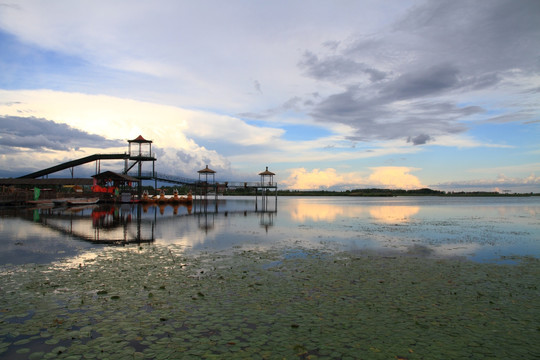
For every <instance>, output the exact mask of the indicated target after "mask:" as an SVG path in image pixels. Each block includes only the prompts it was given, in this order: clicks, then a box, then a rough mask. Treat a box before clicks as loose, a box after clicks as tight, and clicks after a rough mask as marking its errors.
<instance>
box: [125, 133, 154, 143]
mask: <svg viewBox="0 0 540 360" xmlns="http://www.w3.org/2000/svg"><path fill="white" fill-rule="evenodd" d="M128 142H136V143H151V142H152V140H146V139H145V138H143V137H142V135H139V136H137V137H136V138H135V139H133V140H128Z"/></svg>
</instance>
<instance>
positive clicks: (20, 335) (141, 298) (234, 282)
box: [0, 246, 540, 359]
mask: <svg viewBox="0 0 540 360" xmlns="http://www.w3.org/2000/svg"><path fill="white" fill-rule="evenodd" d="M236 250H237V251H236V252H235V253H232V254H230V253H227V254H225V253H223V254H219V253H213V252H212V253H202V254H198V255H186V254H185V253H184V252H183V250H182V249H181V248H179V247H174V246H169V247H161V246H148V247H139V246H134V247H126V248H122V249H113V248H107V249H105V250H103V252H102V253H100V254H99V256H97V257H95V258H94V259H90V260H88V261H84V260H81V262H80V263H79V264H75V263H73V262H70V263H69V264H70V265H68V266H52V265H21V266H17V267H4V268H3V269H2V271H1V274H0V289H1V290H0V291H1V293H2V297H1V300H0V323H1V326H0V356H2V357H6V358H9V357H17V358H29V359H33V358H44V359H49V358H74V359H75V358H104V357H111V358H139V359H153V358H156V359H170V358H183V359H184V358H187V359H189V358H193V359H196V358H210V359H212V358H246V359H252V358H262V359H265V358H268V359H274V358H287V359H289V358H302V359H315V358H334V359H343V358H351V359H352V358H370V359H372V358H375V359H377V358H380V359H388V358H398V359H427V358H429V359H432V358H466V357H468V358H478V357H481V356H483V357H494V358H516V357H517V358H521V359H526V358H531V359H532V358H536V357H537V356H538V355H539V354H540V344H539V343H538V341H536V339H537V338H538V336H539V334H540V332H539V331H540V328H539V327H538V320H539V319H540V301H539V300H540V292H539V290H538V285H537V284H538V283H539V279H540V261H539V260H538V259H533V258H523V259H521V261H520V262H519V263H518V264H517V265H500V264H480V263H473V262H467V261H457V260H441V259H429V258H416V257H412V256H408V257H407V256H394V257H384V256H358V255H355V254H351V253H337V254H333V253H329V252H327V253H324V252H321V251H313V250H301V249H300V251H299V250H298V249H297V250H296V251H289V252H284V251H278V250H272V251H242V250H241V249H238V248H237V249H236ZM291 254H292V255H291ZM57 265H62V264H57Z"/></svg>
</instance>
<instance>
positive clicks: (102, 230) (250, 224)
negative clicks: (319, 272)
mask: <svg viewBox="0 0 540 360" xmlns="http://www.w3.org/2000/svg"><path fill="white" fill-rule="evenodd" d="M0 214H1V215H2V217H1V218H0V241H1V242H2V246H1V247H0V264H24V263H49V262H52V261H54V260H58V259H62V258H70V257H73V256H76V255H79V254H81V253H87V252H92V251H94V250H97V249H102V248H103V247H104V246H108V244H109V245H110V244H115V245H119V244H120V245H122V244H126V243H141V244H142V243H154V244H158V245H175V246H181V247H183V249H184V250H185V251H186V252H199V251H223V250H231V249H238V248H242V249H257V250H267V249H275V248H308V249H310V248H311V249H321V248H324V249H332V250H335V251H342V250H346V251H358V252H366V253H371V252H377V253H381V252H383V253H390V254H392V253H399V254H413V255H415V256H435V257H447V256H448V257H464V258H467V259H470V260H473V261H477V262H512V261H513V260H512V258H513V257H516V256H532V257H540V198H538V197H488V198H484V197H481V198H480V197H471V198H462V197H456V198H444V197H393V198H354V197H279V198H277V200H276V199H275V198H274V197H269V198H268V200H267V202H266V203H265V204H263V203H262V202H261V198H260V197H259V198H258V199H255V198H246V197H228V198H220V199H219V200H218V201H217V202H216V201H214V199H211V201H209V202H208V203H207V204H205V205H203V204H201V203H195V204H194V205H193V206H190V207H187V206H183V205H180V206H177V207H172V206H170V205H169V206H162V207H156V206H149V207H146V208H143V207H140V206H136V205H123V206H121V207H114V206H94V207H87V208H78V209H73V208H67V209H66V208H64V209H56V208H36V209H3V210H0Z"/></svg>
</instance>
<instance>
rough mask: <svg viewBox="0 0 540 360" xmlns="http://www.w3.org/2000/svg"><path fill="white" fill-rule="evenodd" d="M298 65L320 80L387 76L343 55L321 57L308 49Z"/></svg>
mask: <svg viewBox="0 0 540 360" xmlns="http://www.w3.org/2000/svg"><path fill="white" fill-rule="evenodd" d="M298 66H299V67H300V68H301V69H304V71H305V72H306V73H307V75H309V76H311V77H313V78H315V79H318V80H350V79H352V78H357V77H359V76H369V79H370V81H379V80H382V79H384V78H385V77H386V74H385V73H384V72H383V71H380V70H377V69H374V68H371V67H369V66H368V65H366V64H363V63H360V62H356V61H355V60H353V59H351V58H347V57H343V56H333V57H328V58H324V59H319V57H318V56H317V55H315V54H314V53H312V52H310V51H307V52H305V53H304V57H303V58H302V60H301V61H300V62H299V64H298Z"/></svg>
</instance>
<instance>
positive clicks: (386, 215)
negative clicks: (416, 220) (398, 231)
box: [369, 205, 420, 223]
mask: <svg viewBox="0 0 540 360" xmlns="http://www.w3.org/2000/svg"><path fill="white" fill-rule="evenodd" d="M419 211H420V207H419V206H406V205H402V206H373V207H371V208H370V209H369V214H370V215H371V216H372V217H373V218H375V219H376V220H378V221H381V222H384V223H406V222H409V221H410V220H411V218H412V217H413V215H416V214H417V213H418V212H419Z"/></svg>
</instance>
